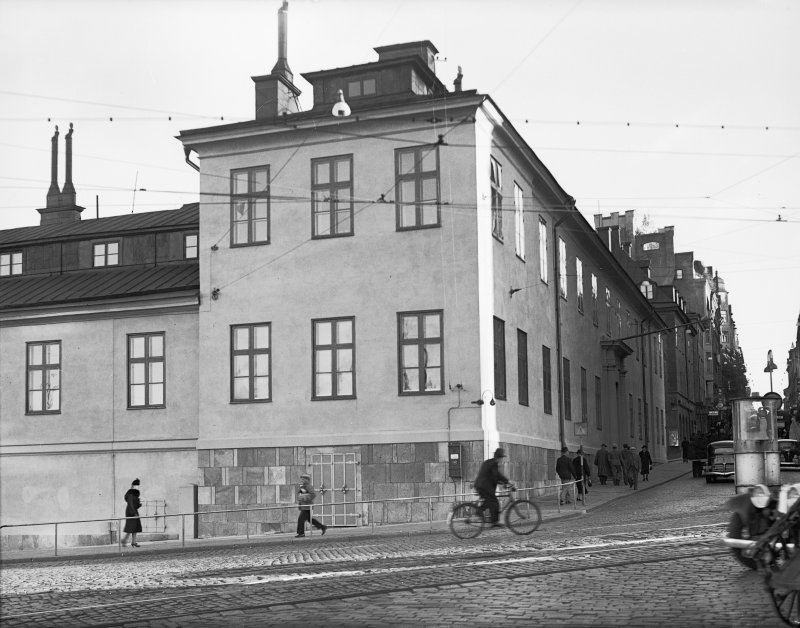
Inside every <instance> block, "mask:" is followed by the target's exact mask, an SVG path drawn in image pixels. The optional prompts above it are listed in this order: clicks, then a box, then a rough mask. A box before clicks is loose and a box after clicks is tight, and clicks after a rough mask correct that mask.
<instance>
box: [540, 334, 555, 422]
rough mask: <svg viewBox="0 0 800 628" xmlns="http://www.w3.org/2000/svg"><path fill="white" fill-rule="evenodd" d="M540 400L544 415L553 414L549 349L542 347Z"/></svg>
mask: <svg viewBox="0 0 800 628" xmlns="http://www.w3.org/2000/svg"><path fill="white" fill-rule="evenodd" d="M542 399H543V401H544V412H545V414H553V375H552V372H551V367H550V347H545V346H544V345H542Z"/></svg>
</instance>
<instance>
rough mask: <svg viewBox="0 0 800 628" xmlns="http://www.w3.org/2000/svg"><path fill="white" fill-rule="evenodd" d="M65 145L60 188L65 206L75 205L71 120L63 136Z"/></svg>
mask: <svg viewBox="0 0 800 628" xmlns="http://www.w3.org/2000/svg"><path fill="white" fill-rule="evenodd" d="M64 142H65V143H66V145H67V157H66V160H65V162H64V163H65V166H64V179H65V180H64V187H63V188H62V189H61V202H62V204H64V205H65V206H67V205H75V186H74V185H72V122H70V123H69V131H68V132H67V135H66V136H65V138H64Z"/></svg>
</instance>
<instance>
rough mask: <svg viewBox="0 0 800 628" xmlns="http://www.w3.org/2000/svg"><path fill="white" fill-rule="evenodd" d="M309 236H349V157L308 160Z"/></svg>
mask: <svg viewBox="0 0 800 628" xmlns="http://www.w3.org/2000/svg"><path fill="white" fill-rule="evenodd" d="M311 229H312V232H311V236H312V237H313V238H333V237H337V236H348V235H353V156H352V155H339V156H336V157H324V158H320V159H312V160H311Z"/></svg>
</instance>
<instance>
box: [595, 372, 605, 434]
mask: <svg viewBox="0 0 800 628" xmlns="http://www.w3.org/2000/svg"><path fill="white" fill-rule="evenodd" d="M602 394H603V392H602V388H601V380H600V378H599V377H597V375H595V377H594V413H595V421H596V423H597V429H598V430H602V429H603V397H602Z"/></svg>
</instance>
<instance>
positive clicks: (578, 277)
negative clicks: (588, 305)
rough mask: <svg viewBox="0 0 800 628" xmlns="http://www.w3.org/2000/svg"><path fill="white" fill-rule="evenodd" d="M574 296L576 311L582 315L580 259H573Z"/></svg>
mask: <svg viewBox="0 0 800 628" xmlns="http://www.w3.org/2000/svg"><path fill="white" fill-rule="evenodd" d="M575 294H576V299H577V301H578V311H579V312H580V313H581V314H583V262H581V258H580V257H576V258H575Z"/></svg>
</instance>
